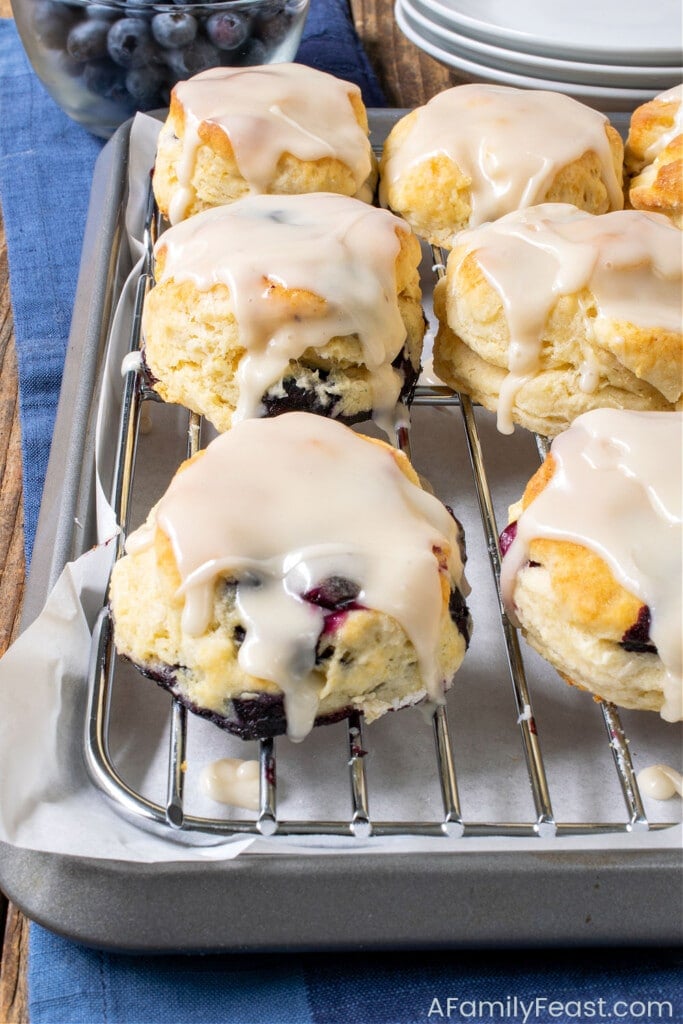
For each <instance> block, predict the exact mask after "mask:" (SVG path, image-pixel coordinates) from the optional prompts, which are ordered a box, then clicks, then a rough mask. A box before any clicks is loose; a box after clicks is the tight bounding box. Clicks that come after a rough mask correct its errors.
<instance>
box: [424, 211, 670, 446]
mask: <svg viewBox="0 0 683 1024" xmlns="http://www.w3.org/2000/svg"><path fill="white" fill-rule="evenodd" d="M682 270H683V253H682V249H681V236H680V232H678V231H677V230H676V229H675V228H674V227H673V226H672V225H671V223H670V222H669V221H668V220H666V219H665V218H664V217H661V216H659V215H658V214H650V213H641V212H639V211H637V210H617V211H614V212H612V213H606V214H602V215H600V216H594V215H592V214H588V213H585V212H583V211H581V210H578V209H577V208H576V207H574V206H568V205H565V204H561V203H552V204H551V203H546V204H544V205H542V206H538V207H532V208H531V209H529V210H519V211H516V212H514V213H511V214H508V215H507V216H505V217H502V218H500V220H497V221H495V222H493V223H492V224H484V225H482V226H481V227H479V228H473V229H472V230H471V231H466V232H463V233H462V234H461V235H460V236H459V237H458V240H457V245H456V247H455V248H454V249H453V250H452V251H451V253H450V254H449V258H448V265H447V272H446V277H445V278H444V279H443V280H442V281H440V282H439V283H438V285H437V287H436V289H435V294H434V309H435V313H436V315H437V318H438V320H439V330H438V334H437V337H436V340H435V344H434V368H435V370H436V372H437V374H438V375H439V376H440V377H441V378H442V379H443V380H444V381H445V382H446V383H447V384H450V385H451V386H452V387H454V388H456V390H459V391H463V392H465V393H466V394H469V395H471V396H472V397H473V398H474V399H475V400H476V401H477V402H480V403H481V404H482V405H483V406H485V407H486V408H487V409H490V410H492V411H495V412H496V413H497V416H498V427H499V429H500V430H501V431H502V432H503V433H511V432H512V429H513V424H514V423H519V424H520V425H521V426H523V427H526V428H527V429H529V430H535V431H537V432H538V433H541V434H545V435H547V436H550V437H554V436H555V435H556V434H558V433H559V432H560V431H562V430H564V429H565V428H566V427H567V426H568V425H569V424H570V423H571V422H572V420H573V419H574V418H575V417H576V416H578V415H580V414H581V413H583V412H587V411H588V410H589V409H595V408H603V407H606V406H608V407H612V408H628V409H644V410H647V409H652V410H658V409H660V410H663V411H666V410H672V409H674V408H676V407H677V406H678V405H679V403H680V400H681V390H682V388H683V379H682V378H683V351H682V346H683V335H682V333H681V324H682V316H681V314H682V309H681V304H682V294H683V291H682V287H681V285H682Z"/></svg>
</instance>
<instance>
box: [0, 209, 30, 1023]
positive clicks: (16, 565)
mask: <svg viewBox="0 0 683 1024" xmlns="http://www.w3.org/2000/svg"><path fill="white" fill-rule="evenodd" d="M0 438H2V443H1V444H0V655H2V654H4V652H5V650H6V649H7V647H8V646H9V644H10V642H11V641H12V639H13V638H14V636H15V635H16V632H17V629H18V626H19V616H20V614H21V603H22V598H23V593H24V576H25V569H24V530H23V509H22V500H21V434H20V429H19V400H18V389H17V361H16V353H15V348H14V332H13V323H12V313H11V307H10V297H9V275H8V270H7V247H6V244H5V232H4V229H3V227H2V219H1V218H0ZM5 445H6V447H5ZM0 926H1V927H2V936H3V941H2V952H1V954H0V957H1V958H0V1024H26V1022H27V1021H28V1010H27V1000H26V955H27V949H28V922H27V921H26V919H25V918H24V917H23V915H22V914H20V912H19V911H18V910H17V908H16V907H14V906H13V905H12V904H11V903H8V901H7V900H6V899H5V897H4V896H3V895H2V894H1V893H0Z"/></svg>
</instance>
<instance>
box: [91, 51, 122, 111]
mask: <svg viewBox="0 0 683 1024" xmlns="http://www.w3.org/2000/svg"><path fill="white" fill-rule="evenodd" d="M83 81H84V83H85V85H86V87H87V88H88V89H90V91H91V92H94V93H96V94H97V95H98V96H103V97H104V98H105V99H108V100H113V101H114V102H115V103H123V102H124V101H129V96H128V90H127V89H126V82H125V79H124V74H123V72H122V71H121V69H120V68H117V67H116V66H115V65H114V64H112V62H111V61H110V60H107V59H106V58H105V59H104V60H94V61H91V62H90V63H89V64H86V65H85V67H84V68H83Z"/></svg>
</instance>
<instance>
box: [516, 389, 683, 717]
mask: <svg viewBox="0 0 683 1024" xmlns="http://www.w3.org/2000/svg"><path fill="white" fill-rule="evenodd" d="M682 437H683V414H680V413H675V412H627V411H623V410H611V409H598V410H595V411H593V412H590V413H585V414H584V415H583V416H579V417H578V418H577V419H576V420H575V421H574V423H573V424H572V426H571V427H570V428H569V429H568V430H566V431H565V432H564V433H563V434H560V435H559V437H557V438H555V440H554V441H553V444H552V448H551V452H552V456H553V461H554V467H553V468H554V471H553V475H552V477H551V479H550V481H549V482H548V484H547V485H546V487H545V488H544V489H543V490H542V491H541V493H540V494H539V495H538V496H537V497H536V498H535V499H534V500H533V501H532V502H531V503H530V504H529V505H528V506H527V508H526V509H525V510H524V511H523V512H522V514H521V516H520V517H519V519H518V520H517V532H516V535H515V538H514V540H513V541H512V543H511V545H510V547H509V548H508V550H507V552H506V554H505V557H504V559H503V564H502V571H501V592H502V596H503V600H504V603H505V606H506V608H507V610H508V612H509V613H510V614H511V615H514V587H515V579H516V576H517V573H518V572H519V570H520V569H521V568H522V567H523V566H524V565H525V564H526V562H527V561H528V560H529V546H530V544H531V542H532V541H533V540H534V539H536V538H543V537H545V538H550V539H554V540H564V541H572V542H573V543H575V544H579V545H582V546H583V547H586V548H589V549H590V550H592V551H594V552H595V553H596V554H597V555H599V556H600V557H601V558H602V559H603V560H604V561H605V562H606V563H607V565H608V566H609V568H610V570H611V572H612V574H613V575H614V577H615V579H616V580H617V581H618V582H619V583H620V584H621V586H623V587H624V588H625V589H626V590H628V591H629V592H630V593H632V594H635V595H636V596H637V597H638V598H639V599H640V601H641V602H642V603H643V604H645V605H647V606H648V608H649V609H650V613H651V626H650V636H651V638H652V642H653V644H654V645H655V647H656V648H657V652H658V654H659V657H660V659H661V661H662V662H663V664H664V667H665V669H666V680H665V686H664V704H663V707H662V709H661V715H662V718H664V719H666V720H667V721H678V720H679V719H680V718H681V717H683V692H682V689H683V682H682V678H681V668H682V666H681V662H682V643H683V638H682V636H681V628H682V621H683V607H682V595H681V579H680V571H678V572H677V571H675V570H673V571H672V567H675V566H678V567H680V565H681V559H682V557H683V551H682V534H683V513H682V509H681V505H682V495H683V480H682V467H681V462H682V459H681V439H682ZM653 455H654V456H655V457H653ZM624 510H627V511H626V512H625V511H624Z"/></svg>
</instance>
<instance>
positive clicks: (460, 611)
mask: <svg viewBox="0 0 683 1024" xmlns="http://www.w3.org/2000/svg"><path fill="white" fill-rule="evenodd" d="M448 612H449V614H450V617H451V620H452V621H453V622H454V623H455V625H456V626H457V627H458V630H459V632H460V633H461V634H462V635H463V637H464V638H465V646H466V647H469V645H470V635H471V632H472V620H471V618H470V612H469V608H468V607H467V603H466V601H465V598H464V597H463V596H462V594H461V593H460V591H459V590H458V588H457V587H455V589H454V590H451V595H450V597H449V599H448Z"/></svg>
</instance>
